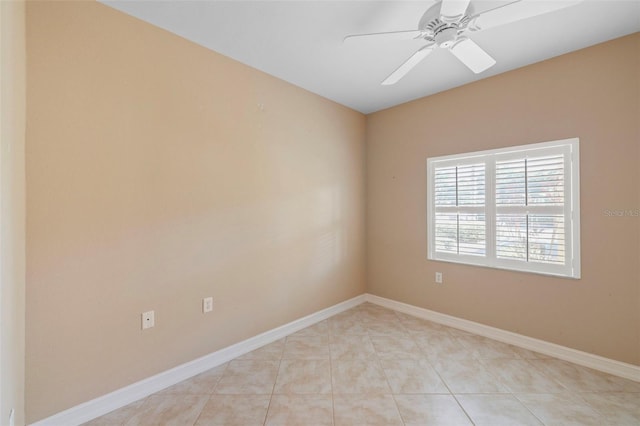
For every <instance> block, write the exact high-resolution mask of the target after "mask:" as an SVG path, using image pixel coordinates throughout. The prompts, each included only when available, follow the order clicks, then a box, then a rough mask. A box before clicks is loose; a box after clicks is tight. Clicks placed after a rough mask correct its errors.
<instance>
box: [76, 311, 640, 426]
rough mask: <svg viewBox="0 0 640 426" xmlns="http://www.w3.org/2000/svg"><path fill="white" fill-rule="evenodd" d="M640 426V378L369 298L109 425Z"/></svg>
mask: <svg viewBox="0 0 640 426" xmlns="http://www.w3.org/2000/svg"><path fill="white" fill-rule="evenodd" d="M543 424H544V425H598V426H602V425H611V426H622V425H640V383H637V382H633V381H629V380H625V379H622V378H619V377H615V376H611V375H607V374H604V373H600V372H598V371H594V370H590V369H587V368H584V367H580V366H578V365H574V364H571V363H568V362H565V361H561V360H558V359H554V358H549V357H546V356H543V355H541V354H537V353H534V352H531V351H528V350H524V349H521V348H517V347H514V346H510V345H507V344H504V343H500V342H497V341H494V340H490V339H487V338H484V337H480V336H476V335H473V334H470V333H466V332H463V331H460V330H456V329H453V328H448V327H444V326H442V325H439V324H435V323H432V322H428V321H424V320H421V319H417V318H414V317H411V316H408V315H404V314H400V313H397V312H394V311H391V310H388V309H385V308H381V307H379V306H376V305H372V304H369V303H365V304H362V305H359V306H357V307H355V308H353V309H351V310H349V311H346V312H344V313H341V314H338V315H336V316H334V317H331V318H329V319H327V320H326V321H322V322H320V323H318V324H316V325H313V326H311V327H308V328H306V329H304V330H302V331H299V332H297V333H295V334H292V335H290V336H288V337H287V338H285V339H282V340H279V341H277V342H275V343H271V344H269V345H267V346H264V347H262V348H260V349H258V350H256V351H253V352H251V353H248V354H246V355H244V356H241V357H239V358H237V359H234V360H233V361H230V362H228V363H227V364H225V365H222V366H219V367H217V368H214V369H212V370H210V371H207V372H205V373H203V374H200V375H199V376H196V377H194V378H191V379H189V380H186V381H184V382H182V383H179V384H177V385H174V386H172V387H170V388H167V389H165V390H163V391H161V392H158V393H156V394H154V395H151V396H149V397H147V398H145V399H143V400H140V401H137V402H135V403H133V404H131V405H129V406H127V407H124V408H121V409H119V410H117V411H114V412H112V413H109V414H107V415H105V416H103V417H100V418H98V419H95V420H93V421H91V422H89V423H86V425H87V426H89V425H90V426H98V425H108V426H111V425H127V426H130V425H179V426H182V425H197V426H201V425H229V426H231V425H234V426H235V425H242V426H249V425H287V426H295V425H305V426H320V425H335V426H341V425H358V426H364V425H452V426H458V425H460V426H462V425H478V426H484V425H487V426H501V425H508V426H513V425H543Z"/></svg>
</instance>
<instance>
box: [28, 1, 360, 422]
mask: <svg viewBox="0 0 640 426" xmlns="http://www.w3.org/2000/svg"><path fill="white" fill-rule="evenodd" d="M27 23H28V25H27V47H28V49H27V55H28V56H27V57H28V75H29V85H28V89H27V102H28V116H27V118H28V121H27V122H28V125H27V152H26V155H27V261H28V262H27V304H28V305H27V360H26V367H27V374H26V386H27V420H28V421H29V422H33V421H36V420H38V419H41V418H44V417H47V416H49V415H52V414H54V413H56V412H59V411H61V410H64V409H66V408H69V407H72V406H74V405H76V404H79V403H81V402H84V401H87V400H89V399H91V398H94V397H97V396H101V395H103V394H105V393H108V392H110V391H113V390H115V389H118V388H120V387H123V386H125V385H127V384H130V383H133V382H135V381H138V380H140V379H143V378H146V377H148V376H150V375H153V374H156V373H158V372H161V371H164V370H166V369H168V368H171V367H174V366H176V365H179V364H181V363H184V362H187V361H191V360H193V359H195V358H197V357H199V356H202V355H205V354H208V353H210V352H212V351H215V350H217V349H220V348H223V347H225V346H228V345H230V344H233V343H236V342H238V341H241V340H243V339H246V338H249V337H252V336H254V335H256V334H258V333H260V332H263V331H265V330H269V329H272V328H274V327H276V326H279V325H281V324H284V323H287V322H289V321H292V320H294V319H297V318H300V317H302V316H304V315H307V314H310V313H313V312H315V311H318V310H320V309H323V308H326V307H328V306H331V305H334V304H336V303H338V302H340V301H343V300H346V299H349V298H351V297H354V296H357V295H360V294H362V293H363V292H364V284H365V283H364V219H363V218H364V136H365V117H364V116H363V115H362V114H360V113H357V112H354V111H352V110H349V109H347V108H345V107H342V106H339V105H337V104H335V103H332V102H330V101H328V100H326V99H323V98H320V97H318V96H316V95H313V94H311V93H309V92H306V91H304V90H302V89H299V88H297V87H294V86H292V85H290V84H287V83H285V82H283V81H281V80H278V79H275V78H272V77H270V76H268V75H265V74H263V73H260V72H258V71H256V70H254V69H251V68H248V67H246V66H244V65H241V64H239V63H237V62H234V61H232V60H230V59H228V58H225V57H223V56H221V55H218V54H216V53H213V52H211V51H208V50H206V49H204V48H202V47H199V46H196V45H194V44H192V43H190V42H187V41H186V40H184V39H181V38H179V37H177V36H174V35H171V34H169V33H167V32H165V31H163V30H160V29H158V28H155V27H152V26H150V25H148V24H145V23H143V22H141V21H138V20H136V19H133V18H131V17H128V16H126V15H124V14H122V13H120V12H117V11H115V10H112V9H110V8H108V7H106V6H103V5H101V4H97V3H93V2H91V3H78V2H42V3H40V2H29V3H28V6H27ZM205 296H213V298H214V307H215V308H214V312H213V313H211V314H207V315H204V314H202V313H201V300H202V298H203V297H205ZM151 309H154V310H155V311H156V327H155V328H154V329H151V330H148V331H144V332H143V331H141V330H140V313H141V312H143V311H146V310H151Z"/></svg>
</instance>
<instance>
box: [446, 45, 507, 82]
mask: <svg viewBox="0 0 640 426" xmlns="http://www.w3.org/2000/svg"><path fill="white" fill-rule="evenodd" d="M450 50H451V53H453V54H454V55H455V57H456V58H458V59H460V62H462V63H463V64H465V65H466V66H467V67H469V69H470V70H471V71H473V72H474V73H476V74H478V73H481V72H482V71H484V70H486V69H488V68H491V67H492V66H493V65H494V64H495V63H496V60H495V59H493V58H492V57H491V56H489V54H488V53H487V52H485V51H484V50H483V49H482V48H481V47H480V46H478V45H477V44H476V43H475V42H474V41H473V40H471V39H469V38H466V37H465V38H462V39H461V40H460V41H458V42H457V43H456V44H454V45H453V46H451V49H450Z"/></svg>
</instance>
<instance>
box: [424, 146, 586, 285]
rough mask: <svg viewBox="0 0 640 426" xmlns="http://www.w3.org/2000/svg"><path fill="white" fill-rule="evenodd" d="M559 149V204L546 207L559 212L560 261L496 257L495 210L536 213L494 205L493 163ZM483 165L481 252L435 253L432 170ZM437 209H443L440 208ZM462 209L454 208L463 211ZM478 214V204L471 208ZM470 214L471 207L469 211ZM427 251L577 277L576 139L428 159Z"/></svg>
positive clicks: (459, 259)
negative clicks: (562, 258) (561, 219)
mask: <svg viewBox="0 0 640 426" xmlns="http://www.w3.org/2000/svg"><path fill="white" fill-rule="evenodd" d="M558 153H562V154H563V158H564V170H565V175H564V182H565V186H564V191H565V194H564V200H565V204H564V206H561V207H558V208H557V209H556V208H552V207H550V206H545V207H544V209H545V210H547V211H549V210H550V209H551V210H555V213H556V214H557V213H562V214H563V215H564V226H565V263H564V264H563V265H558V264H545V263H538V262H529V261H522V260H512V259H499V258H497V257H496V236H495V223H496V215H497V214H498V213H499V212H505V211H513V212H517V213H535V212H536V209H537V208H538V207H537V206H531V205H530V206H508V207H507V206H496V202H495V193H496V188H495V165H496V162H497V161H503V160H508V159H510V158H527V157H529V156H531V157H537V156H540V155H548V154H558ZM478 163H484V164H485V206H484V212H485V238H486V242H485V244H486V247H485V255H484V256H471V255H460V254H452V253H443V252H436V250H435V232H434V230H435V217H436V215H435V213H436V208H435V205H434V197H435V188H434V186H435V170H436V168H441V167H451V166H462V165H468V164H478ZM439 209H440V211H443V210H442V207H439ZM466 209H467V208H466V207H457V208H456V209H452V210H457V211H459V212H461V213H464V212H465V210H466ZM471 209H472V210H473V212H476V213H477V212H478V210H479V209H482V208H478V207H473V208H471ZM469 213H471V211H469ZM427 251H428V255H427V257H428V259H430V260H437V261H444V262H454V263H462V264H468V265H476V266H485V267H490V268H497V269H508V270H516V271H523V272H533V273H539V274H545V275H554V276H561V277H567V278H575V279H579V278H580V141H579V139H578V138H571V139H563V140H558V141H551V142H542V143H535V144H528V145H521V146H514V147H508V148H500V149H493V150H487V151H477V152H472V153H464V154H455V155H447V156H442V157H433V158H428V159H427Z"/></svg>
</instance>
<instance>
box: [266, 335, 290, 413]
mask: <svg viewBox="0 0 640 426" xmlns="http://www.w3.org/2000/svg"><path fill="white" fill-rule="evenodd" d="M287 337H288V336H287ZM282 351H283V355H284V345H283V348H282ZM281 366H282V357H280V359H279V360H278V372H277V373H276V378H275V380H274V381H273V386H272V387H271V395H270V396H269V404H268V405H267V411H266V412H265V414H264V421H263V423H262V425H263V426H266V424H267V419H268V418H269V411H270V410H271V404H272V403H273V396H274V390H275V387H276V383H277V382H278V374H280V367H281Z"/></svg>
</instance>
